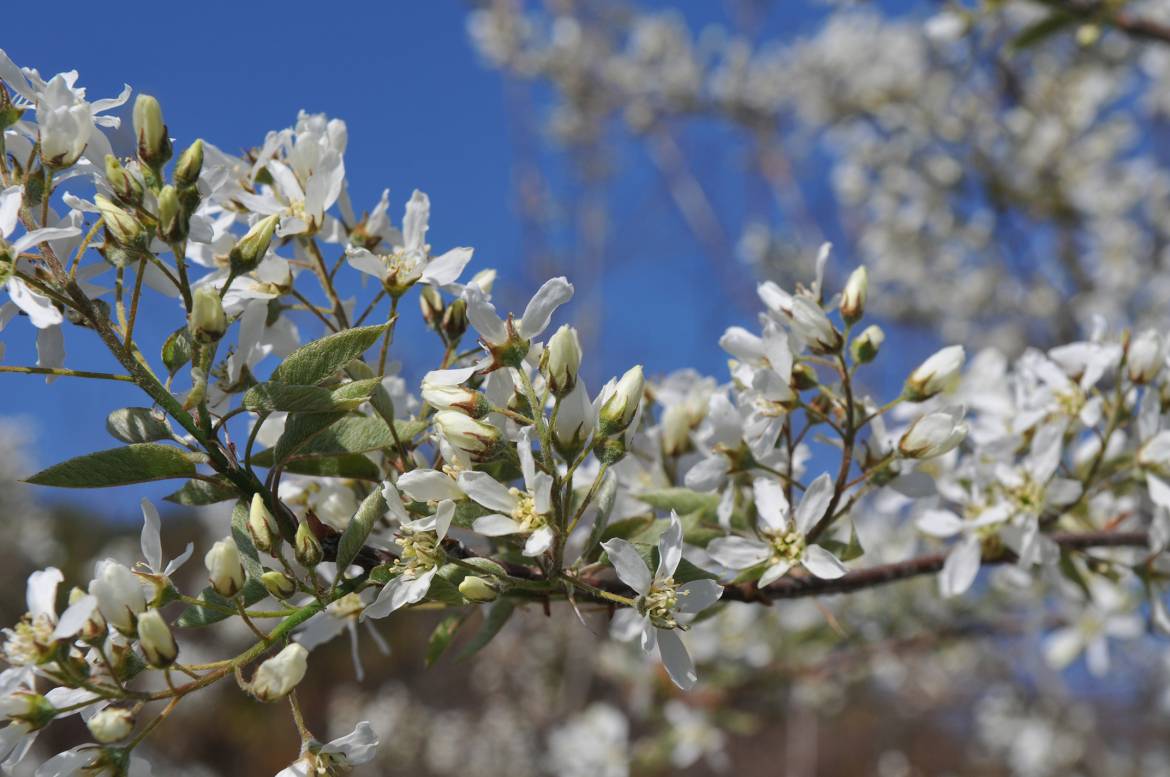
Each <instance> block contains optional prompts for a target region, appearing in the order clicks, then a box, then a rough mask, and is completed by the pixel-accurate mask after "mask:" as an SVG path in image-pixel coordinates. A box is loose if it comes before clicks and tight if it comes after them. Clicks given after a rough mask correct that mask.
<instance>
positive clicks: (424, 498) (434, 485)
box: [396, 469, 463, 502]
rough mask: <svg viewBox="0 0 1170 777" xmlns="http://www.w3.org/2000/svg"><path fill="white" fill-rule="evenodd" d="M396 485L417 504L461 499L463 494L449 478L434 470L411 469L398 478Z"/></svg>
mask: <svg viewBox="0 0 1170 777" xmlns="http://www.w3.org/2000/svg"><path fill="white" fill-rule="evenodd" d="M396 485H397V486H398V488H399V490H400V491H402V492H403V493H405V494H406V495H407V496H409V497H410V498H411V499H414V500H415V501H418V502H439V501H442V500H444V499H462V498H463V492H462V491H460V490H459V486H457V485H456V484H455V481H454V480H452V479H451V476H450V475H448V474H447V473H445V472H439V471H438V470H434V469H412V470H411V471H410V472H407V473H405V474H403V475H402V476H401V477H399V478H398V483H397V484H396Z"/></svg>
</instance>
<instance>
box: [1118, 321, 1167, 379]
mask: <svg viewBox="0 0 1170 777" xmlns="http://www.w3.org/2000/svg"><path fill="white" fill-rule="evenodd" d="M1165 364H1166V344H1165V341H1164V340H1163V339H1162V335H1160V334H1158V333H1157V332H1156V331H1155V330H1153V329H1146V330H1144V331H1142V332H1139V333H1138V334H1137V336H1136V337H1134V338H1133V339H1132V340H1130V341H1129V349H1128V350H1127V351H1126V360H1125V369H1126V373H1127V374H1128V375H1129V379H1130V380H1131V381H1133V382H1134V383H1137V384H1138V385H1142V384H1143V383H1149V382H1150V381H1151V380H1153V379H1154V378H1156V377H1157V376H1158V373H1159V372H1161V371H1162V367H1163V366H1164V365H1165Z"/></svg>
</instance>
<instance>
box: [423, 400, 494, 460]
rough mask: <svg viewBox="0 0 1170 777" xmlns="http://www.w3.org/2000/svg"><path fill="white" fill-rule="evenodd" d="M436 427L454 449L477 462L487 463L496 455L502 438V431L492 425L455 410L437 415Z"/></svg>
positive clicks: (444, 411)
mask: <svg viewBox="0 0 1170 777" xmlns="http://www.w3.org/2000/svg"><path fill="white" fill-rule="evenodd" d="M435 426H437V427H438V429H439V432H440V433H441V434H442V435H443V437H444V438H446V440H447V442H448V443H449V444H450V445H451V446H452V447H454V448H457V449H458V450H461V451H463V452H464V453H467V454H468V455H469V456H471V458H472V459H473V460H475V461H486V460H487V459H490V458H491V457H492V456H493V455H495V453H496V451H497V449H498V448H499V444H500V438H501V437H502V433H501V432H500V430H499V429H497V428H496V427H494V426H492V425H491V424H489V423H486V422H484V421H477V420H475V419H474V418H471V417H470V416H467V415H464V414H463V413H460V412H457V411H455V410H441V411H439V412H438V413H435Z"/></svg>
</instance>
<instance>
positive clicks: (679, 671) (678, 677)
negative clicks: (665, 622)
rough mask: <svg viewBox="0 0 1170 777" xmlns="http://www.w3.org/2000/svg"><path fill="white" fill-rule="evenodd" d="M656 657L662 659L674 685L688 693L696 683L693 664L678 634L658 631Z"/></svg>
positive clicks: (669, 630) (696, 677) (696, 676)
mask: <svg viewBox="0 0 1170 777" xmlns="http://www.w3.org/2000/svg"><path fill="white" fill-rule="evenodd" d="M658 655H659V656H661V657H662V665H663V666H665V667H666V673H667V674H668V675H670V679H671V680H673V681H674V684H675V685H677V686H678V687H679V688H682V689H683V690H684V691H688V690H690V689H691V688H693V687H694V685H695V683H696V682H698V680H699V676H698V675H697V674H695V662H694V661H692V660H691V654H690V653H688V652H687V647H686V645H684V644H683V641H682V638H680V637H679V635H678V632H676V631H674V630H672V629H658Z"/></svg>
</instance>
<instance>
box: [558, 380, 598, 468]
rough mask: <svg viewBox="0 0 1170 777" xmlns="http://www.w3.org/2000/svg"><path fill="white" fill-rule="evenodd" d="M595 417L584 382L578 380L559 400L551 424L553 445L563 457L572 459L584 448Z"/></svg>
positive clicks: (591, 432)
mask: <svg viewBox="0 0 1170 777" xmlns="http://www.w3.org/2000/svg"><path fill="white" fill-rule="evenodd" d="M595 420H596V418H595V416H594V412H593V405H592V404H590V402H589V392H588V391H586V389H585V382H584V381H581V380H578V381H577V385H576V387H574V388H573V390H572V391H570V392H569V396H567V397H565V398H564V399H562V400H561V402H560V406H559V407H558V409H557V414H556V423H555V424H554V425H553V445H554V446H555V447H556V449H557V452H559V453H560V454H561V455H562V456H564V457H565V459H567V460H569V461H572V460H573V459H575V458H576V457H577V455H578V454H579V453H580V452H581V451H582V449H584V447H585V443H586V442H587V441H588V440H589V435H591V434H593V424H594V422H595Z"/></svg>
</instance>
